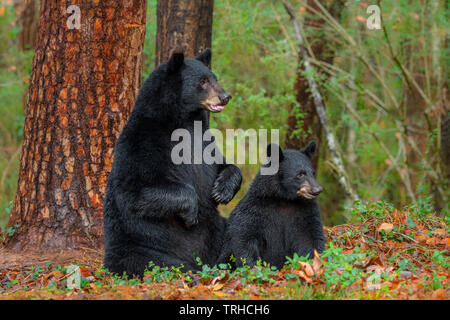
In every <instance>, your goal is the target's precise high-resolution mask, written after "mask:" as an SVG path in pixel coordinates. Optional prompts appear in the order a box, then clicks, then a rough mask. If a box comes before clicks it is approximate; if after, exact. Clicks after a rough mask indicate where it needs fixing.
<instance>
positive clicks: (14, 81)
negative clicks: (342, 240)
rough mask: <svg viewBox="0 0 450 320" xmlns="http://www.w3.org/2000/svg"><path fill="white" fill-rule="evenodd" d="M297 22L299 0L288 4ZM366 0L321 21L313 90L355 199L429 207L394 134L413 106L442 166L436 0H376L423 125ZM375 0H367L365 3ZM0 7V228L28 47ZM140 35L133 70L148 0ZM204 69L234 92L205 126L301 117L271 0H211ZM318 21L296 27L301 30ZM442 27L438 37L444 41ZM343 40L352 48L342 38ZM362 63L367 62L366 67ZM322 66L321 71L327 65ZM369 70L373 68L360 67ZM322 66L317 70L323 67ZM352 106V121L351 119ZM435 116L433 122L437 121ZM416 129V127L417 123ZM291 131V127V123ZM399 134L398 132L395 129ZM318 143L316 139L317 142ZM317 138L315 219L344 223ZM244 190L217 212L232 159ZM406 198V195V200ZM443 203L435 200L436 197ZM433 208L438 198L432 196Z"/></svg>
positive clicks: (280, 123) (293, 59)
mask: <svg viewBox="0 0 450 320" xmlns="http://www.w3.org/2000/svg"><path fill="white" fill-rule="evenodd" d="M291 4H292V6H293V7H294V8H295V10H296V13H297V14H298V17H299V19H300V20H301V19H302V18H304V15H302V14H301V12H302V11H301V7H302V6H303V7H304V3H303V2H302V1H291ZM369 4H372V3H368V2H365V1H347V2H345V6H344V7H343V12H342V17H341V20H340V21H339V25H340V26H341V28H338V27H337V26H336V25H333V24H332V23H326V24H325V25H324V27H323V30H322V31H323V32H324V33H325V34H326V39H328V40H327V43H326V45H328V46H331V47H332V48H335V50H336V53H335V59H334V65H333V68H331V69H330V68H329V67H327V66H320V65H315V66H316V68H317V70H318V71H319V72H317V74H316V81H318V83H319V85H320V90H321V93H322V94H323V97H324V100H325V103H326V106H327V113H328V117H329V121H330V124H331V127H332V130H333V132H334V133H335V135H336V137H337V141H338V142H339V148H340V150H341V151H342V153H343V155H344V162H345V166H346V168H347V170H348V174H349V177H350V180H351V181H352V183H353V184H354V186H355V188H356V190H357V191H358V193H359V195H360V197H361V198H362V200H363V201H369V200H370V201H377V200H381V199H383V200H386V201H388V202H391V203H393V204H395V205H397V206H401V205H404V204H407V203H411V202H414V205H416V206H419V207H422V208H433V206H434V205H435V203H434V198H433V194H432V190H433V187H434V186H433V184H434V182H432V180H431V179H430V178H429V176H428V173H429V171H430V167H429V166H427V165H426V164H425V163H424V162H423V161H418V162H416V163H410V162H409V161H408V159H407V157H406V155H405V154H406V152H405V150H404V145H402V143H401V138H400V139H399V138H398V137H397V136H398V135H397V134H398V133H399V128H402V126H401V125H400V126H399V123H400V124H402V123H404V121H405V117H406V115H408V114H409V113H411V110H413V111H414V110H416V111H417V112H412V115H411V119H410V120H411V121H412V122H413V123H414V124H415V126H416V129H415V130H419V131H420V132H422V133H424V132H425V133H426V134H424V135H422V140H421V141H419V143H420V144H421V145H425V146H426V148H425V152H424V154H425V155H426V156H427V157H428V158H427V159H429V163H430V164H431V166H432V169H433V170H436V171H437V172H441V171H442V170H443V169H442V164H440V163H439V156H438V155H439V143H438V140H439V139H438V137H439V129H438V125H439V123H438V119H439V116H438V115H439V114H440V113H442V112H446V111H445V110H444V111H443V109H442V101H443V99H444V98H443V97H444V96H445V93H444V92H443V89H444V88H445V87H446V86H448V84H447V78H448V73H447V72H448V65H449V57H450V55H449V49H448V45H446V42H445V41H446V39H447V40H448V30H449V22H448V21H450V19H448V18H449V17H448V15H449V12H448V10H447V5H446V4H445V1H437V0H436V1H423V0H422V1H420V0H408V1H407V0H400V1H383V2H382V13H383V20H384V24H385V27H386V30H387V31H388V32H389V37H390V40H391V42H392V47H393V50H394V52H395V53H396V54H397V55H398V58H399V60H400V61H402V63H404V65H405V67H406V68H407V70H408V71H410V72H411V74H412V75H413V76H414V78H416V79H418V82H419V85H420V87H421V89H422V90H423V92H424V94H425V95H426V96H427V97H428V98H429V99H430V101H431V102H432V104H433V106H434V109H433V108H431V114H432V115H434V117H433V118H432V120H433V122H432V125H433V126H434V130H433V131H432V132H427V130H426V122H425V119H424V118H423V117H422V113H423V110H425V107H426V106H424V105H422V102H421V101H418V100H414V99H410V98H408V99H407V98H406V97H407V96H408V95H409V91H408V88H407V87H406V85H405V81H404V79H402V76H401V71H400V69H399V68H398V66H396V65H395V63H393V61H392V57H390V53H389V47H388V45H387V42H386V39H385V36H384V34H383V31H382V30H369V29H367V28H366V25H365V19H366V18H367V17H368V16H369V14H367V13H366V8H367V5H369ZM373 4H375V3H373ZM4 8H5V11H4V12H3V14H2V15H0V114H1V117H0V227H3V226H5V225H6V222H7V221H8V217H9V212H10V207H11V200H12V199H13V198H14V194H15V191H16V187H17V175H18V167H19V164H18V162H19V152H20V146H21V139H22V130H23V121H24V109H23V108H24V107H23V105H24V101H26V93H27V79H28V77H29V75H30V72H31V61H32V56H33V52H32V51H27V52H25V53H23V52H19V51H18V49H17V38H16V37H17V33H18V28H17V27H16V26H14V25H13V24H14V19H15V12H14V8H13V7H12V6H11V5H5V6H4ZM147 17H148V18H147V34H146V39H145V46H144V70H143V77H147V76H148V75H149V74H150V73H151V71H152V70H153V67H154V52H155V43H154V38H155V33H156V1H154V0H149V1H148V16H147ZM213 21H214V25H213V44H212V47H213V62H212V67H213V71H214V72H215V73H216V75H217V76H218V78H219V82H220V83H221V85H222V86H223V87H224V88H226V89H227V90H228V91H230V92H231V93H232V95H233V99H232V100H231V102H230V104H229V105H228V106H227V107H226V110H225V111H224V112H222V113H220V114H215V115H213V116H212V121H211V122H212V123H211V126H212V127H215V128H219V129H221V130H224V129H227V128H242V129H244V130H246V129H250V128H254V129H258V128H266V129H271V128H276V129H280V137H281V138H282V141H281V144H282V145H283V140H284V137H285V135H286V132H287V118H288V116H289V111H288V110H289V107H290V106H292V105H294V106H295V108H294V110H296V111H295V112H296V115H297V117H298V118H299V119H301V117H302V108H301V106H299V105H298V104H297V102H296V100H295V92H294V81H295V77H296V73H297V65H298V57H297V49H296V48H297V44H296V41H295V38H294V36H293V35H294V32H293V28H292V24H291V22H290V21H289V19H288V17H287V14H286V13H285V11H284V8H283V6H282V2H281V1H271V0H262V1H255V0H250V1H234V0H221V1H215V4H214V19H213ZM316 31H317V30H309V29H307V30H305V33H306V35H307V36H311V35H314V32H316ZM446 35H447V38H446ZM349 38H351V39H352V40H353V43H354V45H350V44H349V40H348V39H349ZM367 63H368V65H367ZM326 70H328V72H326ZM371 70H372V71H371ZM326 73H328V77H324V74H326ZM349 108H352V109H353V110H354V111H356V113H357V115H358V116H359V118H360V119H361V121H362V123H361V122H358V121H357V119H356V118H355V116H354V115H352V113H351V112H350V109H349ZM436 119H437V120H436ZM417 128H418V129H417ZM296 134H299V135H301V131H296ZM400 134H401V135H405V136H402V137H403V138H407V137H406V134H404V133H403V132H400ZM374 136H377V137H378V139H379V140H380V141H382V142H383V143H384V144H385V145H386V146H387V149H388V151H389V152H390V153H391V154H392V155H394V157H395V159H396V161H398V163H399V165H401V166H402V170H403V171H402V170H395V168H394V167H393V166H392V164H390V163H389V158H388V156H387V154H386V150H384V149H383V148H382V147H381V146H380V143H379V142H378V141H377V140H376V139H375V138H374ZM323 141H325V140H323ZM328 159H329V157H328V154H327V148H326V147H325V143H323V144H322V146H321V150H320V163H319V171H318V172H319V173H318V180H319V182H320V183H321V184H322V185H323V186H324V189H325V191H324V193H323V194H322V195H321V196H320V197H319V202H320V205H321V208H322V214H323V217H324V220H325V224H327V225H333V224H337V223H342V222H344V221H346V219H347V217H346V214H345V213H344V212H345V210H344V207H345V206H346V205H348V204H349V203H348V201H347V200H346V199H345V196H344V192H343V190H341V188H340V186H339V184H338V183H337V179H336V176H335V175H334V173H333V170H332V166H331V165H330V163H329V162H328ZM241 168H242V170H243V174H244V184H243V188H242V189H241V191H240V192H239V194H238V195H237V197H235V199H234V200H233V201H232V203H230V204H228V205H227V206H222V207H221V210H222V212H223V213H224V214H225V215H227V214H229V212H231V210H232V208H233V207H234V206H235V205H236V203H237V202H238V201H239V200H240V199H241V198H242V196H243V195H244V194H245V191H246V189H247V187H248V185H249V184H250V182H251V179H252V178H253V176H254V175H255V173H256V172H257V170H258V168H259V167H258V166H257V165H243V166H241ZM406 173H407V174H409V175H411V177H412V178H413V184H414V185H413V186H412V187H413V190H414V199H411V198H410V197H408V195H407V193H406V191H405V187H404V185H403V183H402V181H403V178H404V177H403V176H402V174H406ZM441 183H442V186H443V188H444V192H445V193H446V198H445V197H444V200H443V202H444V208H441V209H442V211H441V214H444V215H445V214H448V211H446V209H445V207H446V208H448V180H446V179H442V181H441ZM412 200H414V201H412ZM441 202H442V201H441ZM441 207H442V205H441Z"/></svg>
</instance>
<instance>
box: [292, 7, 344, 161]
mask: <svg viewBox="0 0 450 320" xmlns="http://www.w3.org/2000/svg"><path fill="white" fill-rule="evenodd" d="M322 5H323V6H324V7H325V8H327V9H328V11H329V12H330V14H331V15H332V16H333V17H334V18H337V19H339V17H340V14H341V12H342V8H343V4H342V3H341V0H333V1H331V2H329V1H328V2H326V3H324V1H322ZM307 6H308V9H307V12H308V13H309V15H307V16H306V17H305V20H304V29H308V28H313V29H314V30H315V34H314V36H312V37H308V41H309V43H310V44H311V50H312V52H313V54H314V57H315V58H316V59H317V60H321V61H325V62H327V63H332V62H333V56H334V53H333V51H332V50H331V49H330V46H329V45H328V42H327V39H326V38H325V33H324V32H323V30H322V28H323V26H324V24H325V21H324V20H323V19H320V18H319V17H318V16H317V15H316V16H315V17H311V16H310V15H315V14H314V11H311V10H310V8H313V9H314V10H316V11H319V12H320V9H319V7H318V6H317V4H316V3H315V1H314V0H308V1H307ZM302 72H304V66H303V63H302V61H301V55H300V54H299V67H298V72H297V78H296V80H295V83H294V90H295V93H296V100H297V102H298V103H299V105H300V112H301V113H303V122H302V124H301V126H300V127H301V129H302V130H301V133H300V135H299V136H293V135H292V132H293V131H295V130H296V129H297V128H298V120H297V117H296V115H295V114H293V113H292V109H291V110H290V111H291V115H290V116H289V117H288V131H287V135H286V143H285V144H286V148H290V149H299V148H300V147H303V146H305V145H306V144H308V142H309V141H311V140H315V141H316V142H317V145H318V147H319V146H320V142H321V140H322V125H321V124H320V120H319V117H318V115H317V112H316V107H315V105H314V100H313V98H312V96H311V94H310V92H309V86H308V80H307V79H306V78H305V77H304V76H303V75H302ZM318 157H319V153H318V152H317V153H316V155H315V156H314V158H313V161H312V162H313V166H314V167H315V168H317V162H318Z"/></svg>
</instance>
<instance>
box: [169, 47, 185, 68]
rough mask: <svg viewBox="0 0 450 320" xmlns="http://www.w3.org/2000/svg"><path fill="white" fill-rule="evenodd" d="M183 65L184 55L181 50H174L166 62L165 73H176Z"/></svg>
mask: <svg viewBox="0 0 450 320" xmlns="http://www.w3.org/2000/svg"><path fill="white" fill-rule="evenodd" d="M183 63H184V53H183V49H182V48H176V49H175V50H174V51H173V52H172V55H171V56H170V59H169V61H168V62H167V71H168V72H169V73H174V72H177V71H178V70H179V69H180V68H181V66H182V65H183Z"/></svg>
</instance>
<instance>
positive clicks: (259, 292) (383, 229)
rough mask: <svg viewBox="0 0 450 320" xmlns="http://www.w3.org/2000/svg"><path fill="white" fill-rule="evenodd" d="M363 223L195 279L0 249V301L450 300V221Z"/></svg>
mask: <svg viewBox="0 0 450 320" xmlns="http://www.w3.org/2000/svg"><path fill="white" fill-rule="evenodd" d="M362 211H364V215H363V216H362V217H361V219H360V222H358V223H352V224H345V225H339V226H335V227H332V228H325V232H326V234H327V236H328V245H327V250H326V251H324V252H323V253H322V254H321V255H320V256H319V255H318V254H316V255H315V257H314V258H313V259H310V260H308V259H306V258H303V257H298V256H296V255H294V257H293V258H289V259H288V263H287V264H286V265H285V266H284V267H283V268H282V269H281V270H276V269H275V268H271V267H270V266H267V265H266V264H260V265H257V266H256V267H254V268H249V267H242V268H238V269H237V270H234V271H231V270H230V269H229V267H228V266H227V265H219V266H214V267H208V266H206V265H204V266H203V267H202V270H201V271H199V272H196V273H192V272H188V273H182V272H181V271H179V270H178V269H177V268H171V269H169V268H160V267H157V266H153V267H151V268H150V271H148V272H146V274H145V276H144V278H143V279H136V278H130V279H129V278H128V277H127V276H125V275H124V276H121V277H119V276H116V275H112V274H111V273H109V272H108V271H107V270H105V269H104V268H103V267H102V258H103V257H102V251H101V250H100V251H97V250H93V249H88V248H85V249H80V250H65V251H60V252H55V253H51V252H50V253H39V254H38V253H27V254H24V253H22V254H17V253H11V252H9V251H7V250H6V249H0V299H256V300H257V299H402V300H405V299H441V300H448V299H449V298H450V287H449V268H450V261H449V260H450V259H449V255H448V249H449V247H450V234H449V231H450V230H449V224H448V219H440V218H437V217H434V216H426V217H421V218H420V219H419V218H418V217H417V216H415V215H414V214H412V213H411V212H409V211H399V210H396V209H394V208H391V207H386V206H384V205H380V204H378V205H375V206H372V207H368V208H365V209H363V210H362Z"/></svg>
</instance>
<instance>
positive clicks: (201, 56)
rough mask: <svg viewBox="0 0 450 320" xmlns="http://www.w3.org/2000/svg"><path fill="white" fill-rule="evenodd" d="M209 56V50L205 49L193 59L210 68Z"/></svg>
mask: <svg viewBox="0 0 450 320" xmlns="http://www.w3.org/2000/svg"><path fill="white" fill-rule="evenodd" d="M211 55H212V52H211V49H210V48H207V49H205V50H203V51H202V52H201V53H200V54H199V55H198V56H196V57H195V59H197V60H198V61H201V62H203V64H204V65H205V66H207V67H208V68H211Z"/></svg>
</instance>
